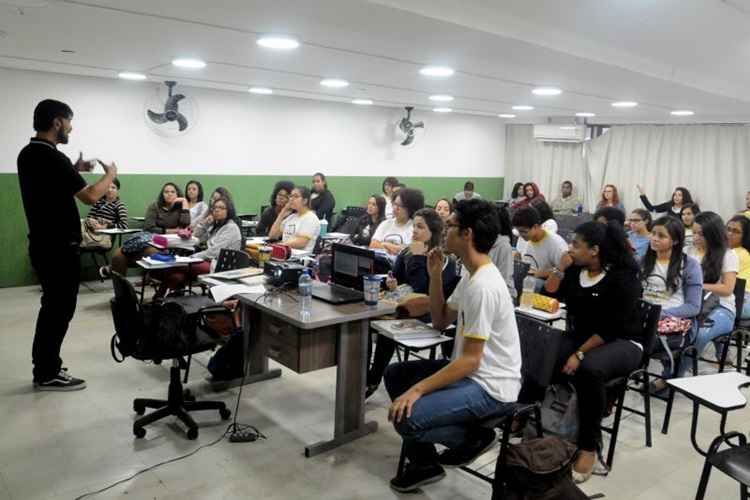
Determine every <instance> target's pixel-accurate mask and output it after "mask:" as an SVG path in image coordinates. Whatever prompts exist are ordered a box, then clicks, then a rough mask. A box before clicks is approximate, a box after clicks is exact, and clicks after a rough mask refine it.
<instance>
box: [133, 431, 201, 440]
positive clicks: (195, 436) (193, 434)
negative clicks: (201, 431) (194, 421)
mask: <svg viewBox="0 0 750 500" xmlns="http://www.w3.org/2000/svg"><path fill="white" fill-rule="evenodd" d="M144 434H145V433H144ZM187 438H188V439H190V440H191V441H192V440H194V439H198V429H188V431H187Z"/></svg>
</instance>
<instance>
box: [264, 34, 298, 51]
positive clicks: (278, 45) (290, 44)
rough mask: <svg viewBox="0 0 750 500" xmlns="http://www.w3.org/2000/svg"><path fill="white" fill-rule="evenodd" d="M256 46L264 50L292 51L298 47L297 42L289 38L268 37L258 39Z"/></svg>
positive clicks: (279, 36)
mask: <svg viewBox="0 0 750 500" xmlns="http://www.w3.org/2000/svg"><path fill="white" fill-rule="evenodd" d="M256 43H257V44H258V45H260V46H261V47H264V48H266V49H277V50H292V49H296V48H297V47H299V42H298V41H297V40H296V39H294V38H292V37H289V36H281V35H268V36H262V37H260V38H258V40H257V42H256Z"/></svg>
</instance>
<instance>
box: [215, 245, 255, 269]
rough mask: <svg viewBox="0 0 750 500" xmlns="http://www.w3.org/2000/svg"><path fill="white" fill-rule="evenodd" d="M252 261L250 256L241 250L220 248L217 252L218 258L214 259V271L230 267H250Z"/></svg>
mask: <svg viewBox="0 0 750 500" xmlns="http://www.w3.org/2000/svg"><path fill="white" fill-rule="evenodd" d="M251 265H252V261H251V260H250V256H249V255H248V254H246V253H245V252H243V251H242V250H230V249H228V248H222V249H221V251H220V252H219V258H218V259H217V260H216V269H215V272H217V273H220V272H223V271H231V270H232V269H242V268H243V267H250V266H251Z"/></svg>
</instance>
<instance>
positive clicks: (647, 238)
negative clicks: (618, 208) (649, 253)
mask: <svg viewBox="0 0 750 500" xmlns="http://www.w3.org/2000/svg"><path fill="white" fill-rule="evenodd" d="M628 227H630V231H629V232H628V239H629V240H630V244H631V246H632V247H633V249H634V250H635V255H636V257H637V258H638V260H639V261H640V260H641V259H643V256H644V255H646V250H648V247H649V246H650V245H651V212H649V211H648V210H645V209H643V208H636V209H635V210H633V211H632V212H630V218H629V219H628Z"/></svg>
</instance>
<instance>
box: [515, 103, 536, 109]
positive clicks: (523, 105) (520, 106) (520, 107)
mask: <svg viewBox="0 0 750 500" xmlns="http://www.w3.org/2000/svg"><path fill="white" fill-rule="evenodd" d="M513 109H515V110H516V111H531V110H532V109H534V106H527V105H525V104H521V105H519V106H513Z"/></svg>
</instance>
